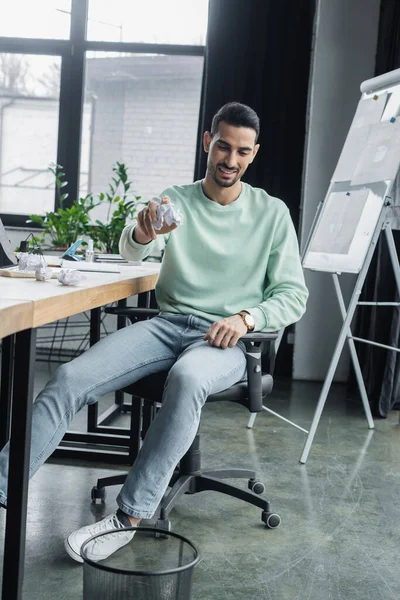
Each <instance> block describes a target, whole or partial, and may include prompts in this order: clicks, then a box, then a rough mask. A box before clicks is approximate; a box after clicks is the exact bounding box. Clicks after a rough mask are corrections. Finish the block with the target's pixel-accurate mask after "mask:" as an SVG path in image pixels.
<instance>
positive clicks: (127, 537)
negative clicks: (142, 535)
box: [64, 512, 135, 563]
mask: <svg viewBox="0 0 400 600" xmlns="http://www.w3.org/2000/svg"><path fill="white" fill-rule="evenodd" d="M123 527H125V526H124V525H123V524H122V523H121V522H120V521H119V520H118V518H117V515H116V513H115V512H113V513H112V514H111V515H108V517H105V518H104V519H102V520H101V521H98V522H97V523H94V524H93V525H86V526H85V527H81V528H80V529H77V530H76V531H73V532H72V533H71V535H69V536H68V537H67V539H66V540H65V542H64V545H65V549H66V551H67V552H68V554H69V555H70V557H71V558H73V559H74V560H76V561H78V562H80V563H83V558H82V557H81V554H80V552H81V547H82V544H83V543H84V542H85V541H86V540H88V539H89V538H90V537H92V535H96V533H102V532H104V531H108V530H111V529H121V528H123ZM134 534H135V531H121V532H114V533H110V534H109V535H101V536H99V537H98V538H97V539H95V540H93V543H92V544H90V547H89V548H88V549H87V550H86V553H85V556H87V558H90V560H94V561H98V560H104V559H105V558H107V557H108V556H110V555H111V554H113V552H116V551H117V550H118V549H119V548H122V546H125V544H128V542H130V541H131V539H132V538H133V536H134Z"/></svg>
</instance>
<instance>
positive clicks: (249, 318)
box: [244, 315, 254, 327]
mask: <svg viewBox="0 0 400 600" xmlns="http://www.w3.org/2000/svg"><path fill="white" fill-rule="evenodd" d="M244 320H245V321H246V325H247V326H248V327H254V319H253V317H252V316H251V315H244Z"/></svg>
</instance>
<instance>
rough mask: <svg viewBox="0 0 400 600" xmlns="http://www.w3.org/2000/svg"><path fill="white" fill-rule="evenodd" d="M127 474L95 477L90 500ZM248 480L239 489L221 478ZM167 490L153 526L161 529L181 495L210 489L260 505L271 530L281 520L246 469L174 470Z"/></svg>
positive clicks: (101, 495)
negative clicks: (182, 471) (189, 471)
mask: <svg viewBox="0 0 400 600" xmlns="http://www.w3.org/2000/svg"><path fill="white" fill-rule="evenodd" d="M126 477H127V474H126V473H125V474H121V475H115V476H112V477H103V478H101V479H98V480H97V485H96V487H94V488H93V489H92V502H96V501H97V500H101V501H102V502H104V501H105V488H106V487H108V486H110V485H121V484H123V483H124V481H125V479H126ZM239 478H244V479H247V480H248V487H249V490H243V489H241V488H238V487H236V486H234V485H232V484H230V483H226V482H224V481H222V479H239ZM170 487H171V489H170V490H169V491H168V492H167V493H166V494H165V496H164V497H163V499H162V500H161V502H160V505H159V511H160V516H159V519H158V521H157V523H156V527H157V528H158V529H160V530H163V531H170V529H171V524H170V521H169V519H168V515H169V513H170V512H171V510H172V509H173V508H174V507H175V506H176V504H177V502H178V501H179V499H180V498H181V496H183V495H184V494H197V493H199V492H205V491H214V492H219V493H221V494H225V495H227V496H231V497H233V498H238V499H239V500H243V501H244V502H247V503H248V504H252V505H253V506H257V507H258V508H261V511H262V512H261V520H262V521H263V522H264V523H265V525H266V526H267V527H268V528H269V529H275V528H276V527H278V526H279V525H280V523H281V518H280V516H279V515H277V514H276V513H272V512H271V511H270V504H269V502H268V501H267V500H265V499H264V498H261V497H260V495H259V494H262V493H263V492H264V489H265V488H264V484H263V483H262V482H261V481H258V480H256V477H255V472H254V471H249V470H247V469H218V470H208V471H199V472H197V473H186V474H185V473H181V472H180V471H179V470H177V471H176V472H175V473H174V475H173V477H172V479H171V482H170Z"/></svg>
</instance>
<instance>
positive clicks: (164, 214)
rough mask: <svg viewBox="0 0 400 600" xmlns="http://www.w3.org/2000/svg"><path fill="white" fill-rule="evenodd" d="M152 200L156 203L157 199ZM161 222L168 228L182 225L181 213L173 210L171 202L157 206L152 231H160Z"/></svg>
mask: <svg viewBox="0 0 400 600" xmlns="http://www.w3.org/2000/svg"><path fill="white" fill-rule="evenodd" d="M154 200H155V201H157V200H159V198H154ZM163 221H165V223H166V224H167V225H169V226H170V225H172V224H176V225H182V223H183V215H182V213H181V212H180V211H179V210H178V209H177V208H175V205H174V204H173V203H172V202H170V203H168V204H159V205H158V207H157V221H156V222H155V223H153V227H154V229H161V227H162V226H163Z"/></svg>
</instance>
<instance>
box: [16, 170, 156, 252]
mask: <svg viewBox="0 0 400 600" xmlns="http://www.w3.org/2000/svg"><path fill="white" fill-rule="evenodd" d="M49 169H50V171H51V172H52V173H53V175H54V177H55V182H56V194H57V197H58V199H59V204H60V208H58V209H57V210H56V211H53V212H47V213H46V214H45V215H44V216H42V215H30V218H29V220H28V221H27V223H37V224H38V225H39V226H40V227H41V229H42V233H41V234H40V236H35V235H32V236H31V239H30V241H29V244H30V246H35V247H40V248H43V249H46V250H66V249H67V248H69V246H71V244H73V243H74V242H76V240H78V239H83V240H84V242H83V245H86V244H87V241H86V240H85V238H86V239H87V238H90V239H92V240H93V247H94V249H96V250H98V251H100V252H102V253H112V254H117V253H118V243H119V239H120V237H121V233H122V230H123V228H124V227H125V225H126V224H128V222H129V221H132V220H133V219H134V218H135V215H136V210H137V205H138V204H139V202H140V200H141V197H140V196H135V195H134V194H133V192H132V190H131V186H132V182H131V181H129V179H128V172H127V168H126V166H125V165H124V164H123V163H120V162H116V163H115V165H114V166H113V169H112V170H113V177H112V182H111V183H110V184H109V186H108V191H107V192H106V193H101V194H99V196H98V199H97V200H95V199H94V198H93V194H91V193H89V194H87V196H85V197H83V198H79V200H75V201H74V202H73V203H72V205H71V206H70V207H66V208H64V206H63V204H64V202H65V200H66V199H67V198H68V194H66V193H62V188H63V187H65V186H66V185H67V181H66V180H65V173H64V172H63V168H62V166H61V165H57V164H50V166H49ZM104 203H106V204H107V205H108V208H107V216H106V219H105V221H101V220H100V219H96V220H95V221H94V222H93V221H92V220H91V215H90V213H91V211H92V210H93V209H94V208H95V207H97V206H99V205H101V204H104ZM142 204H143V205H146V204H148V203H146V202H143V203H142Z"/></svg>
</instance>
